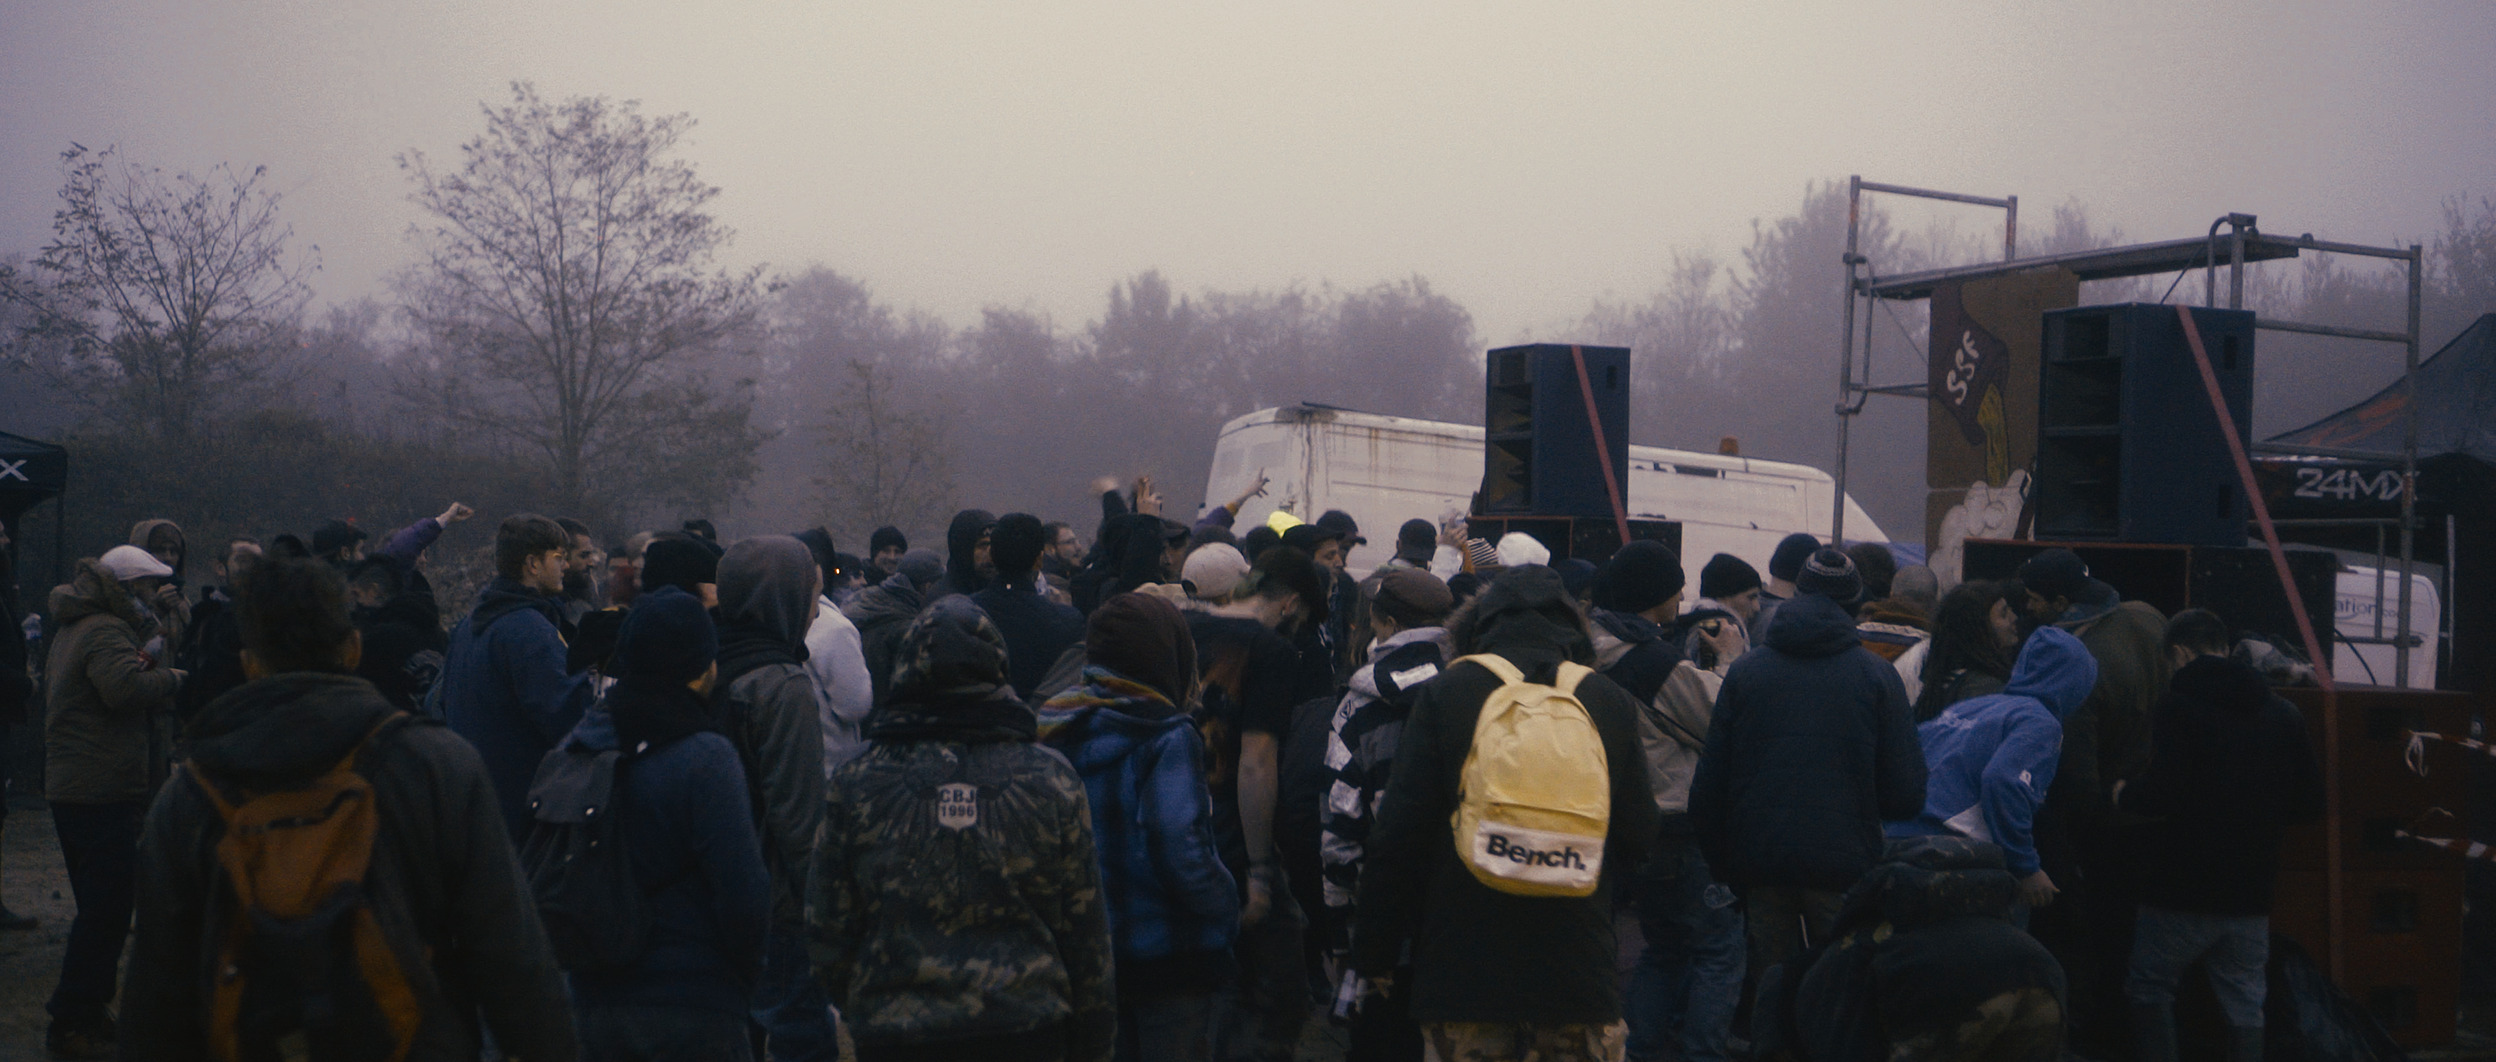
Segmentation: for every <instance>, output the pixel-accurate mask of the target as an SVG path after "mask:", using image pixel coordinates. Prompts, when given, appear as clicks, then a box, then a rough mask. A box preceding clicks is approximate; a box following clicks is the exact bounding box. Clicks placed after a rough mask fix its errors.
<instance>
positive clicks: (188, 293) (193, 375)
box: [0, 144, 319, 442]
mask: <svg viewBox="0 0 2496 1062" xmlns="http://www.w3.org/2000/svg"><path fill="white" fill-rule="evenodd" d="M61 168H62V171H63V180H62V183H61V193H60V195H61V209H60V210H59V211H58V212H56V213H55V214H53V215H52V242H51V243H49V244H47V245H45V247H44V248H43V253H42V254H41V255H40V256H38V257H37V258H36V259H35V261H34V263H33V268H32V271H31V273H25V272H19V271H16V270H11V269H7V268H5V267H0V299H5V300H7V301H8V302H11V303H15V304H17V305H18V306H19V307H20V308H21V311H22V312H21V313H20V314H19V315H18V316H19V317H20V319H21V322H22V323H21V326H20V327H19V328H18V329H16V334H14V335H11V336H5V337H0V343H4V344H5V345H6V348H7V349H8V351H9V353H10V356H11V358H12V359H13V360H17V361H19V362H20V363H21V364H25V365H27V366H29V367H31V368H34V369H36V370H37V371H39V372H41V373H42V374H44V375H45V376H47V377H49V378H50V379H51V380H52V381H53V382H54V383H55V384H56V385H58V386H59V389H60V391H61V393H63V394H64V395H68V396H73V397H74V398H75V399H77V400H80V401H84V402H86V403H89V404H90V406H91V410H90V411H91V412H101V413H106V414H108V415H112V414H118V415H119V416H121V417H123V418H126V420H127V421H128V422H129V423H128V426H130V427H134V428H137V429H139V430H141V431H144V432H147V433H148V434H150V435H152V436H155V437H158V438H162V439H165V440H169V441H176V442H178V441H180V440H183V439H187V438H189V437H190V436H191V435H192V434H193V433H194V432H195V431H196V430H197V429H198V428H199V427H200V426H201V425H202V423H203V422H204V421H205V420H206V419H207V418H208V417H209V416H210V415H212V414H214V413H217V412H221V411H224V410H226V409H227V408H229V407H232V406H235V405H240V404H244V403H245V402H247V400H248V398H249V396H250V393H251V392H252V390H253V388H254V386H255V385H258V384H262V383H266V382H268V381H269V380H270V378H271V377H272V375H273V369H274V368H275V367H276V366H277V364H278V363H279V360H280V357H281V354H282V350H283V347H284V334H285V332H286V331H287V330H288V329H289V328H290V327H292V325H293V324H294V322H295V319H296V317H297V316H298V315H299V314H300V313H301V312H302V309H303V304H304V301H305V300H306V299H307V298H309V297H310V295H311V291H310V289H309V288H307V287H306V286H305V285H304V282H303V281H304V278H305V277H306V276H308V275H310V274H311V273H312V272H313V271H314V270H315V269H317V268H319V266H318V249H317V248H316V249H314V253H313V254H312V255H309V256H304V257H300V258H295V259H293V260H291V261H290V260H289V257H288V253H287V247H286V244H287V242H288V241H289V240H290V239H291V238H292V237H293V235H294V230H293V229H292V228H291V227H289V226H288V225H286V224H285V223H284V222H282V221H280V220H279V218H278V212H277V206H278V195H277V193H275V192H272V191H269V190H267V189H266V188H263V187H262V186H261V184H260V181H261V178H262V177H263V176H265V175H266V173H267V170H266V169H265V168H263V167H254V168H253V169H252V170H251V171H250V172H248V173H238V172H236V171H235V170H234V168H233V167H231V166H227V165H223V164H220V165H218V166H217V167H216V168H215V169H213V170H211V171H209V175H208V176H207V177H196V176H193V175H191V174H189V173H176V174H172V175H170V176H168V175H167V174H166V173H165V171H163V170H161V169H157V168H153V167H138V166H133V165H130V164H129V163H127V162H126V161H124V160H122V159H120V158H119V157H117V154H116V152H115V151H114V149H111V148H106V149H104V150H103V151H90V150H88V149H87V148H86V147H84V146H82V145H78V144H72V145H70V147H69V150H67V151H64V152H62V153H61Z"/></svg>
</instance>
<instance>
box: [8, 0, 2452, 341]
mask: <svg viewBox="0 0 2496 1062" xmlns="http://www.w3.org/2000/svg"><path fill="white" fill-rule="evenodd" d="M518 78H525V79H533V80H535V81H536V82H537V84H538V86H539V88H540V90H541V91H542V92H543V93H544V94H546V95H547V96H549V97H561V96H566V95H573V94H605V95H611V96H615V97H619V98H630V99H638V100H641V101H642V102H643V105H644V107H645V108H646V109H647V110H650V111H653V112H658V113H668V112H676V111H685V112H690V113H691V114H693V115H694V117H695V118H696V119H697V120H698V121H699V122H700V126H699V127H698V128H697V129H696V131H695V133H694V135H693V137H692V139H691V142H690V144H689V147H688V149H687V154H688V156H689V157H690V158H691V159H692V160H693V161H694V162H695V163H696V164H697V165H698V166H699V167H700V171H701V173H702V175H703V176H704V177H705V178H707V179H708V180H710V181H711V182H713V183H715V184H718V185H719V186H721V187H722V188H723V189H724V194H723V195H722V196H721V197H720V198H719V200H718V201H717V204H718V210H719V213H720V214H721V215H722V216H723V217H724V218H725V219H726V220H727V221H728V222H729V223H730V224H731V225H733V226H734V227H735V228H736V229H738V230H739V232H740V234H741V235H740V238H739V240H738V242H737V243H736V244H735V246H734V250H733V256H734V259H735V261H734V262H732V263H731V264H750V263H755V262H763V263H769V264H770V265H771V266H773V267H774V268H777V269H791V270H793V269H796V268H800V267H803V266H805V265H806V264H808V263H810V262H822V263H824V264H827V265H830V266H833V267H835V268H837V269H840V270H842V271H843V272H846V273H851V274H853V275H856V276H859V277H861V278H863V279H865V280H866V281H867V282H868V283H870V284H871V285H872V286H873V287H874V288H875V290H876V291H877V292H878V294H879V295H880V296H881V297H883V298H884V299H886V300H888V301H890V302H893V303H896V304H899V305H901V306H904V307H913V306H915V307H920V308H924V309H928V310H932V311H934V312H936V313H938V314H941V315H943V316H945V317H946V318H948V319H950V320H952V321H953V322H954V323H955V324H957V325H958V324H965V323H969V322H970V321H971V320H972V318H973V315H974V314H975V313H976V311H977V309H978V308H979V307H980V306H981V305H983V304H987V303H1000V302H1001V303H1009V304H1016V305H1029V306H1034V307H1038V308H1041V309H1045V310H1049V311H1051V312H1053V313H1054V314H1055V315H1056V316H1057V319H1058V321H1059V322H1060V324H1061V325H1065V326H1078V325H1080V324H1081V323H1082V322H1083V321H1085V320H1086V319H1088V318H1090V317H1092V316H1095V315H1097V314H1098V313H1099V312H1100V307H1101V305H1102V302H1103V295H1104V293H1105V291H1106V290H1107V288H1108V287H1109V285H1110V284H1111V283H1112V282H1113V281H1115V280H1116V279H1118V278H1120V277H1123V276H1125V275H1127V274H1130V273H1132V272H1135V271H1137V270H1141V269H1145V268H1155V267H1158V268H1160V269H1162V270H1164V271H1165V272H1166V273H1167V274H1168V275H1169V276H1170V277H1171V278H1172V280H1173V281H1174V282H1175V283H1177V284H1178V285H1179V286H1180V287H1181V288H1182V289H1184V290H1195V289H1199V288H1203V287H1208V286H1210V287H1221V288H1248V287H1257V286H1274V285H1279V284H1283V283H1288V282H1291V281H1294V280H1303V281H1309V282H1316V281H1320V280H1332V281H1334V282H1336V283H1339V284H1349V285H1365V284H1368V283H1371V282H1374V281H1377V280H1381V279H1387V278H1393V277H1399V276H1402V275H1406V274H1411V273H1419V274H1422V275H1424V276H1427V277H1429V278H1430V279H1431V280H1432V281H1433V282H1434V283H1435V284H1436V285H1437V286H1438V288H1439V289H1440V290H1441V291H1443V292H1445V293H1447V294H1449V295H1451V296H1453V297H1455V298H1457V299H1458V300H1460V301H1461V302H1463V303H1464V304H1465V305H1466V306H1467V307H1469V308H1471V309H1472V310H1473V312H1474V314H1475V317H1476V320H1477V322H1478V323H1479V325H1480V326H1481V329H1482V335H1483V337H1484V338H1485V339H1486V340H1489V341H1494V342H1505V341H1509V340H1513V339H1517V338H1520V337H1522V336H1525V335H1528V334H1533V335H1541V336H1548V333H1549V331H1550V330H1549V329H1548V327H1547V326H1549V325H1551V324H1552V323H1554V322H1558V321H1564V320H1567V319H1569V318H1571V317H1574V316H1575V315H1577V314H1579V313H1581V312H1583V310H1584V309H1585V307H1586V304H1587V301H1588V299H1589V298H1591V297H1593V296H1595V295H1599V294H1604V293H1607V292H1611V293H1619V294H1633V293H1638V292H1643V291H1645V290H1647V289H1649V288H1650V287H1652V286H1653V285H1655V284H1656V283H1657V282H1658V281H1659V280H1660V278H1661V277H1662V275H1663V263H1664V261H1665V260H1666V258H1667V257H1668V255H1669V254H1670V252H1671V251H1673V250H1675V249H1708V250H1712V251H1714V252H1716V253H1718V254H1720V255H1725V256H1728V257H1731V256H1735V255H1738V252H1739V251H1740V249H1741V248H1742V246H1743V245H1744V244H1745V243H1746V242H1747V240H1748V238H1749V225H1750V221H1751V219H1753V218H1758V217H1770V218H1773V217H1775V216H1777V215H1780V214H1783V213H1786V212H1790V211H1791V210H1793V209H1794V208H1795V206H1796V205H1797V204H1798V203H1799V202H1800V198H1801V192H1802V189H1803V187H1804V185H1805V183H1806V182H1808V181H1811V180H1814V179H1820V178H1832V177H1834V178H1841V179H1842V178H1843V177H1844V176H1845V175H1846V174H1849V173H1860V174H1862V175H1864V176H1865V177H1866V178H1867V179H1873V180H1883V181H1890V182H1897V183H1905V184H1919V185H1924V186H1928V187H1940V188H1948V189H1955V190H1960V191H1967V192H1974V193H1983V194H1994V195H2000V194H2018V195H2019V196H2021V197H2022V201H2023V205H2025V206H2028V207H2029V208H2030V209H2031V210H2032V211H2033V212H2034V213H2033V216H2034V217H2036V218H2038V219H2039V220H2040V221H2041V220H2042V219H2043V218H2044V217H2045V216H2046V214H2047V212H2048V211H2049V209H2050V208H2051V207H2052V206H2053V205H2054V204H2056V203H2058V202H2061V201H2063V200H2065V199H2066V198H2067V197H2078V198H2079V199H2080V200H2081V201H2083V202H2085V203H2086V204H2088V205H2089V206H2090V207H2091V208H2092V211H2093V213H2094V214H2095V215H2096V217H2097V218H2098V219H2100V220H2101V221H2106V222H2112V223H2114V224H2118V225H2120V226H2122V227H2123V228H2124V229H2125V230H2126V232H2127V234H2128V235H2129V236H2131V237H2133V238H2136V239H2163V238H2172V237H2181V236H2190V235H2198V234H2200V233H2201V232H2202V230H2203V228H2204V227H2205V226H2207V225H2208V224H2209V221H2210V219H2211V218H2212V217H2214V216H2216V215H2218V214H2220V213H2223V212H2226V211H2230V210H2241V211H2248V212H2252V213H2255V214H2258V215H2260V216H2261V220H2262V223H2263V228H2264V229H2265V230H2266V231H2271V232H2276V233H2297V232H2305V231H2311V232H2314V233H2315V234H2317V235H2322V236H2328V237H2332V238H2338V239H2345V240H2352V241H2364V242H2388V241H2392V240H2396V239H2399V240H2422V239H2425V238H2428V237H2430V236H2431V235H2432V234H2433V231H2434V226H2435V225H2436V220H2437V210H2438V204H2439V202H2440V201H2441V200H2442V199H2443V198H2444V197H2447V196H2451V195H2455V194H2467V195H2470V196H2472V197H2477V196H2496V4H2490V3H2486V2H2480V0H2470V2H2450V3H2411V2H2396V3H2384V2H2368V3H2352V4H2345V5H2320V4H2288V3H2276V2H2271V3H2250V2H2247V3H2216V2H2200V3H2191V4H2178V3H2173V2H2171V0H2161V2H2155V3H2106V2H2095V0H2091V2H2084V3H2077V4H2073V3H2054V4H2044V3H2006V2H2002V0H1985V2H1977V3H1929V4H1915V5H1907V4H1877V3H1861V2H1851V3H1780V4H1768V3H1723V2H1720V0H1711V2H1706V3H1669V2H1647V3H1579V2H1568V3H1514V4H1483V3H1460V2H1453V0H1434V2H1429V3H1418V2H1393V3H1390V2H1369V3H1343V2H1340V0H1338V2H1329V3H1279V2H1265V3H1229V4H1218V5H1217V4H1211V3H1201V2H1184V0H1183V2H1171V0H1157V2H1151V3H1124V2H1119V3H1110V2H1096V3H1084V4H1050V3H1013V4H1007V3H981V4H969V3H941V2H930V0H907V2H830V0H818V2H781V3H767V2H727V0H709V2H702V3H691V2H682V0H680V2H675V3H660V2H646V0H597V2H578V3H574V2H548V0H486V2H465V0H442V2H426V3H395V2H381V0H289V2H270V0H234V2H227V0H219V2H214V3H200V2H197V0H180V2H177V0H7V2H6V3H4V4H0V252H8V251H20V252H31V251H32V250H33V249H34V248H36V247H37V246H39V245H40V243H41V242H42V241H43V239H44V237H45V235H46V232H47V227H48V225H49V223H50V218H51V213H52V210H53V207H54V204H55V198H54V191H55V190H56V189H57V187H58V185H59V176H60V175H59V171H58V167H57V163H56V160H55V156H56V154H57V153H58V151H59V150H60V149H61V148H62V147H64V146H65V145H66V144H67V143H68V142H69V141H72V140H76V141H79V142H82V143H84V144H87V145H88V146H90V147H100V146H103V145H107V144H118V145H120V146H121V148H122V149H123V151H124V152H125V154H126V155H128V156H129V157H130V158H132V159H134V160H138V161H143V162H152V163H157V164H161V165H164V166H166V167H168V168H192V169H204V168H206V167H207V166H209V165H212V164H214V163H216V162H220V161H231V162H234V163H237V164H264V165H266V166H267V167H268V168H269V171H270V174H271V175H272V178H273V180H274V183H275V185H276V186H277V187H279V188H280V189H282V190H283V191H284V192H285V194H286V197H287V199H286V213H287V216H288V217H289V218H290V219H291V220H292V222H293V224H294V227H295V231H296V234H297V236H298V238H299V239H301V240H302V241H304V242H306V243H315V244H318V245H319V246H320V248H321V255H322V259H323V261H324V263H325V266H324V269H323V271H322V272H321V274H319V275H318V276H317V277H315V278H314V281H313V283H314V286H315V288H316V290H317V291H318V293H319V295H320V297H321V299H322V300H324V301H328V300H338V299H345V298H351V297H355V296H358V295H366V294H378V293H380V291H381V278H382V277H383V276H384V275H385V274H386V273H388V272H389V271H390V270H392V269H394V268H396V267H398V266H399V265H400V264H401V263H402V262H404V261H405V260H406V259H407V257H408V254H407V250H406V247H405V244H404V243H403V241H402V233H403V231H404V230H405V228H406V227H407V224H408V223H409V221H410V220H412V218H413V213H412V210H411V208H410V207H409V206H408V204H407V203H406V201H405V194H406V188H407V186H406V183H405V181H404V178H403V177H402V175H401V174H400V173H399V171H398V170H397V168H396V167H395V165H394V164H393V162H392V156H393V155H394V154H395V153H397V152H401V151H405V150H408V149H411V148H414V149H422V150H424V151H426V152H428V153H431V154H433V155H435V156H436V157H449V156H453V155H454V154H455V152H456V148H457V145H458V144H459V143H460V141H462V140H463V139H465V138H467V137H470V136H472V135H474V134H475V133H476V132H478V131H479V130H480V129H481V128H482V126H483V122H482V120H481V119H480V117H479V116H478V113H477V106H478V103H479V102H480V101H481V100H495V101H498V102H499V101H500V100H502V99H504V98H506V97H507V91H506V89H505V87H504V86H505V85H506V83H507V82H509V81H511V80H512V79H518ZM1966 216H1967V217H1968V224H1969V226H1970V228H1974V227H1976V226H1978V225H1980V224H1990V223H1991V219H1989V218H1984V217H1982V215H1981V212H1976V211H1973V210H1970V211H1969V212H1968V214H1967V215H1966ZM1830 268H1831V287H1832V289H1834V288H1835V286H1836V283H1837V274H1836V266H1835V265H1834V264H1832V265H1831V267H1830ZM1831 301H1832V305H1831V314H1832V317H1833V318H1834V315H1835V305H1834V303H1835V297H1834V295H1832V300H1831ZM1832 331H1834V321H1832ZM1548 337H1549V338H1563V337H1559V336H1548Z"/></svg>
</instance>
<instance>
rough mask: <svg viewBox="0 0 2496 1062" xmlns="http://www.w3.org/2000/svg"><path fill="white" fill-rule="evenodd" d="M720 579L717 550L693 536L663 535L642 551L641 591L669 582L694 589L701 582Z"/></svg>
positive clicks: (687, 589)
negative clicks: (663, 536)
mask: <svg viewBox="0 0 2496 1062" xmlns="http://www.w3.org/2000/svg"><path fill="white" fill-rule="evenodd" d="M718 581H719V554H717V553H715V552H712V549H711V547H710V546H708V545H706V544H704V543H703V542H701V541H699V540H696V539H692V538H662V539H658V540H656V541H653V542H652V543H650V546H649V548H647V549H644V550H642V552H641V592H642V593H645V594H646V593H649V592H651V591H653V590H656V589H658V588H660V587H662V586H672V587H675V588H677V589H679V590H682V591H685V592H686V593H689V594H690V593H696V592H698V591H696V590H695V587H697V586H699V585H700V584H702V583H716V582H718Z"/></svg>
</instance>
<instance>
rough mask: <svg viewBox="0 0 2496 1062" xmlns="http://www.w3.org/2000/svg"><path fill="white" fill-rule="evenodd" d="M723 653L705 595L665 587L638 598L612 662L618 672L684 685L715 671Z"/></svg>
mask: <svg viewBox="0 0 2496 1062" xmlns="http://www.w3.org/2000/svg"><path fill="white" fill-rule="evenodd" d="M718 657H719V632H718V631H717V630H716V629H714V628H713V627H712V626H711V616H710V613H708V612H705V611H703V608H702V599H701V598H698V597H695V596H693V595H692V594H688V593H686V592H684V591H683V590H680V589H678V588H676V587H674V586H662V587H659V588H658V589H657V590H654V591H652V592H650V593H646V594H643V595H641V596H640V597H638V598H635V599H634V600H633V607H632V609H631V611H628V612H626V613H625V614H624V624H623V626H622V627H621V628H620V629H618V630H617V631H616V634H615V653H614V655H613V656H612V657H610V660H611V663H610V664H609V667H610V668H612V669H613V671H614V673H615V677H616V678H618V679H625V678H643V679H649V680H651V681H653V682H661V683H666V684H668V685H674V686H681V685H684V684H685V683H688V682H691V681H693V680H694V679H696V678H698V677H700V676H701V674H702V673H703V672H704V671H708V670H710V667H711V662H712V661H713V660H716V659H718Z"/></svg>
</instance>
